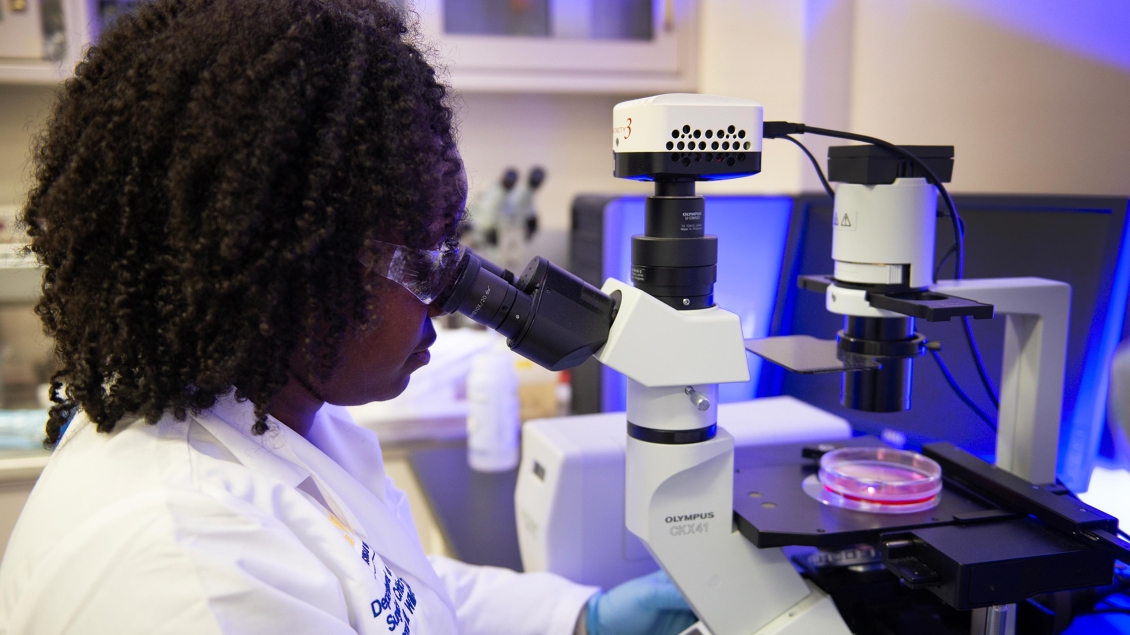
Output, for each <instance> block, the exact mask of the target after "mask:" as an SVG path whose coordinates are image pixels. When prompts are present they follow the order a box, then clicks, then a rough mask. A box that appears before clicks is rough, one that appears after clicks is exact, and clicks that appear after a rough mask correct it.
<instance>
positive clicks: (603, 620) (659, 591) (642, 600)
mask: <svg viewBox="0 0 1130 635" xmlns="http://www.w3.org/2000/svg"><path fill="white" fill-rule="evenodd" d="M696 620H697V618H695V615H694V613H692V612H691V608H690V607H689V606H687V602H686V600H684V599H683V596H682V595H680V594H679V590H678V589H676V588H675V585H674V584H673V583H672V582H671V579H670V578H668V577H667V574H666V573H664V572H663V571H662V570H659V571H656V572H655V573H652V574H649V575H645V576H642V577H639V578H636V579H634V580H628V581H627V582H625V583H623V584H621V585H620V586H617V587H615V588H613V589H611V590H610V591H607V592H604V591H602V592H599V593H597V594H596V595H594V596H592V597H591V598H589V602H588V604H587V605H586V606H585V613H584V625H585V631H586V632H587V633H588V635H678V634H679V633H681V632H683V631H684V630H686V629H687V628H689V627H690V625H691V624H694V623H695V621H696Z"/></svg>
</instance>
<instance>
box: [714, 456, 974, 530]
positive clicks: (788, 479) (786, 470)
mask: <svg viewBox="0 0 1130 635" xmlns="http://www.w3.org/2000/svg"><path fill="white" fill-rule="evenodd" d="M834 443H836V444H837V445H850V446H876V445H883V443H882V442H881V441H879V440H878V439H876V438H874V437H856V438H854V439H846V440H842V441H836V442H834ZM814 445H816V444H814V443H805V444H786V445H778V446H763V447H761V448H757V450H758V451H757V452H755V453H754V452H746V453H739V454H738V455H737V456H736V457H735V466H736V468H737V469H736V470H735V474H734V516H735V519H736V520H737V523H738V528H739V530H740V531H741V532H742V535H744V536H745V537H746V538H747V539H748V540H749V541H750V542H752V543H753V544H755V545H757V546H758V547H761V548H768V547H787V546H789V545H804V546H810V547H819V548H822V549H836V548H840V547H847V546H851V545H854V544H858V543H864V542H876V541H877V540H878V537H879V534H881V533H887V532H891V531H899V530H906V529H914V528H918V527H930V526H934V525H948V524H952V523H954V522H957V519H955V517H960V518H961V519H968V520H970V521H972V520H974V519H976V518H977V517H978V516H982V515H987V516H995V514H993V512H995V511H996V509H995V508H994V507H992V506H990V505H987V504H985V503H982V502H981V501H979V500H977V499H976V498H974V497H972V496H970V495H967V494H966V493H965V492H963V491H961V490H958V489H955V488H953V487H951V486H950V485H948V484H947V485H946V486H945V488H944V489H943V491H942V494H941V501H940V502H939V503H938V506H937V507H935V508H933V509H930V510H927V511H923V512H915V513H911V514H873V513H868V512H859V511H853V510H848V509H841V508H839V507H832V506H830V505H826V504H824V503H821V502H819V501H817V500H816V499H814V498H812V497H810V496H809V495H808V494H806V493H805V492H804V490H803V489H802V488H801V482H802V481H803V480H804V479H805V477H807V476H809V475H811V474H815V473H816V471H817V468H818V465H817V461H815V460H812V459H805V458H802V457H801V450H802V449H803V448H805V447H810V446H814ZM944 477H945V475H944V474H943V478H944Z"/></svg>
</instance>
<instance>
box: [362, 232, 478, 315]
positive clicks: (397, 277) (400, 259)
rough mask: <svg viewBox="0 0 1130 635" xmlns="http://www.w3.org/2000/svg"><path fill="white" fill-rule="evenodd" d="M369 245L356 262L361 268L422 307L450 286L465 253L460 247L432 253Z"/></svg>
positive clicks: (429, 251) (386, 245)
mask: <svg viewBox="0 0 1130 635" xmlns="http://www.w3.org/2000/svg"><path fill="white" fill-rule="evenodd" d="M373 245H374V248H373V250H372V251H371V252H370V253H369V254H368V255H367V256H366V257H363V258H359V260H360V261H361V264H363V265H365V267H366V268H368V269H369V270H370V271H372V272H373V273H375V274H377V275H379V276H381V277H382V278H386V279H388V280H391V281H393V282H395V283H396V284H399V285H400V286H402V287H404V288H405V289H407V290H408V291H409V292H410V293H411V294H412V295H414V296H416V297H417V298H418V299H419V300H420V302H423V303H424V304H431V303H432V302H433V301H434V300H435V299H436V298H438V297H439V296H440V294H442V293H443V292H444V290H446V289H447V288H448V287H449V286H451V283H452V282H454V281H455V277H456V274H457V273H458V271H459V263H460V261H462V259H463V257H464V255H465V254H466V251H467V250H466V249H465V248H463V247H462V246H457V247H450V246H448V245H444V246H443V247H440V248H439V249H432V250H426V249H413V248H411V247H405V246H404V245H394V244H391V243H385V242H380V241H375V242H374V243H373Z"/></svg>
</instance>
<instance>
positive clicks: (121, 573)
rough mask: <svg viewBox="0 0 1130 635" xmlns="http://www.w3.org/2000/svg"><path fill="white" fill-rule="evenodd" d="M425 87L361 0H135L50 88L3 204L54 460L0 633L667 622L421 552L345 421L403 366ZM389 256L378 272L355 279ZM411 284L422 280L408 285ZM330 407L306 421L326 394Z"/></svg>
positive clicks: (417, 298) (542, 629)
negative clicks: (48, 361) (69, 75)
mask: <svg viewBox="0 0 1130 635" xmlns="http://www.w3.org/2000/svg"><path fill="white" fill-rule="evenodd" d="M445 98H446V91H445V88H444V86H443V85H442V84H441V83H439V82H438V81H437V80H436V77H435V73H434V72H433V70H432V69H431V67H430V66H429V65H428V64H427V62H426V60H425V59H424V57H423V55H422V54H421V53H420V52H419V50H418V49H417V48H416V47H415V46H413V44H412V42H411V33H410V32H409V30H408V29H407V28H406V26H405V23H404V21H403V19H402V17H401V15H400V14H399V13H398V12H397V11H395V10H394V9H391V8H389V7H388V6H386V5H383V4H380V3H377V2H374V1H366V0H157V1H156V2H152V3H145V4H142V5H140V7H139V8H138V9H137V10H136V13H135V14H133V15H127V16H124V17H122V18H120V20H119V22H118V23H117V24H116V25H115V26H114V27H113V28H111V29H109V30H108V31H107V32H105V33H104V34H103V35H102V38H101V41H100V43H99V44H98V46H96V47H93V48H92V49H90V50H89V51H88V52H87V54H86V56H85V59H84V61H83V62H82V63H81V64H80V65H79V66H78V68H77V69H76V73H75V77H74V78H73V79H71V80H68V81H67V83H66V85H65V87H64V89H63V90H62V93H61V95H60V97H59V100H58V102H57V104H56V106H55V109H54V113H53V115H52V117H51V119H50V121H49V123H48V126H47V129H46V131H45V132H44V133H43V135H42V137H41V139H40V141H39V145H38V148H37V152H36V155H35V168H36V169H35V183H34V186H33V188H32V191H31V193H30V195H29V198H28V201H27V205H26V208H25V221H26V225H27V230H28V233H29V235H30V237H31V239H32V244H31V250H32V251H33V252H34V253H35V254H36V256H37V257H38V258H39V260H40V261H41V262H42V264H43V265H44V267H45V274H44V282H43V297H42V300H41V301H40V303H39V305H38V307H37V312H38V313H39V315H40V317H41V318H42V320H43V324H44V326H45V329H46V331H47V332H48V333H49V334H50V335H51V336H53V337H54V338H55V344H56V357H57V362H58V372H57V373H56V374H55V376H54V378H53V383H52V401H53V402H54V406H53V407H52V409H51V412H50V420H49V422H48V424H47V444H48V446H49V447H53V448H54V454H53V456H52V459H51V461H50V463H49V464H48V466H47V468H46V470H45V471H44V473H43V475H42V476H41V478H40V480H39V483H38V484H37V486H36V488H35V491H34V492H33V494H32V496H31V498H30V499H29V501H28V503H27V506H26V507H25V509H24V513H23V515H22V517H21V519H20V521H19V523H18V525H17V527H16V529H15V531H14V532H13V535H12V538H11V540H10V542H9V546H8V551H7V553H6V554H5V558H4V561H3V566H2V568H0V632H13V633H63V632H107V633H109V632H113V633H133V632H138V633H141V632H144V633H154V632H186V633H267V632H294V633H354V632H360V633H378V632H379V633H389V632H395V633H403V634H404V635H409V634H410V633H419V634H439V633H455V632H464V633H515V634H526V633H531V634H532V633H571V632H574V631H575V630H579V631H585V630H587V631H588V632H591V633H594V634H600V633H608V634H614V633H637V632H638V633H644V632H660V633H663V632H670V633H675V632H678V630H680V629H681V628H682V627H685V626H687V625H689V622H690V621H691V620H693V616H692V615H691V614H690V613H689V611H687V609H686V606H685V604H683V603H682V600H681V599H680V598H679V596H678V593H677V592H676V591H675V590H674V589H673V587H672V586H671V585H670V583H669V582H667V581H666V580H665V579H663V578H662V577H661V576H652V577H649V578H646V579H641V580H637V581H634V582H629V583H627V584H625V585H623V586H621V587H617V588H616V589H613V590H612V591H610V592H608V593H600V592H597V590H596V589H593V588H589V587H583V586H579V585H576V584H573V583H570V582H568V581H566V580H563V579H561V578H558V577H556V576H552V575H549V574H524V575H520V574H516V573H514V572H510V571H505V570H502V569H494V568H480V567H470V566H467V565H463V564H461V563H457V562H454V561H450V560H444V559H434V560H431V561H429V560H428V559H427V558H426V557H425V556H424V554H423V552H422V550H421V548H420V543H419V540H418V538H417V536H416V535H415V533H414V530H413V529H412V522H411V517H410V514H409V511H408V507H407V505H406V502H405V498H404V496H403V494H402V493H401V492H400V491H399V490H397V489H396V488H395V487H394V486H393V485H392V484H391V483H390V482H388V480H387V479H386V477H385V475H384V470H383V465H382V462H381V455H380V447H379V446H378V444H377V440H376V437H375V436H374V435H372V433H370V432H368V431H366V430H363V429H361V428H359V427H357V426H355V425H353V424H352V422H351V421H350V420H349V419H348V415H347V414H345V412H344V410H343V409H342V408H341V407H340V406H345V405H352V404H360V403H366V402H369V401H373V400H381V399H390V398H392V397H395V396H396V395H397V394H399V393H400V392H401V391H402V390H404V388H405V386H406V385H407V382H408V379H409V375H410V374H411V373H412V371H414V370H416V369H418V368H419V367H420V366H422V365H424V364H426V363H427V362H428V346H429V345H430V344H431V342H432V341H433V340H434V338H435V331H434V330H433V329H432V326H431V321H430V318H431V317H434V315H435V310H434V309H433V308H431V306H430V305H429V302H430V300H431V299H432V297H431V295H432V293H431V291H434V289H432V287H434V282H435V280H434V279H431V278H428V277H427V276H420V275H415V276H414V275H412V272H419V271H423V272H428V271H430V269H429V266H430V265H431V264H432V263H433V259H434V257H435V256H436V254H443V253H445V251H444V250H445V249H447V248H450V247H451V246H453V244H454V240H455V236H456V229H457V225H458V223H459V219H460V214H461V210H462V209H463V202H464V199H465V195H466V184H465V179H464V177H463V168H462V163H461V160H460V158H459V154H458V151H457V149H456V146H455V141H454V130H453V126H452V115H451V111H450V110H449V108H448V107H447V106H446V104H445ZM391 254H396V255H397V257H399V258H402V259H404V262H406V263H407V265H408V266H406V267H404V268H401V269H397V270H389V269H388V268H387V267H386V268H380V269H377V268H374V267H373V266H372V265H373V263H378V262H387V260H388V258H389V257H390V255H391ZM428 289H431V290H428ZM331 404H332V405H331Z"/></svg>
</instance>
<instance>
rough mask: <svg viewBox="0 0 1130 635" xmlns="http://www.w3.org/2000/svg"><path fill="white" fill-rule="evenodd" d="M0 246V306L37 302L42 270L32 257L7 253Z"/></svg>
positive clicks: (41, 282)
mask: <svg viewBox="0 0 1130 635" xmlns="http://www.w3.org/2000/svg"><path fill="white" fill-rule="evenodd" d="M4 246H7V245H0V305H2V304H30V303H34V302H36V301H38V300H39V291H40V288H41V286H42V284H43V268H42V267H40V266H39V265H38V264H37V263H36V262H35V258H34V257H25V256H22V255H20V254H18V253H9V252H8V251H6V250H4V249H2V247H4Z"/></svg>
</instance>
